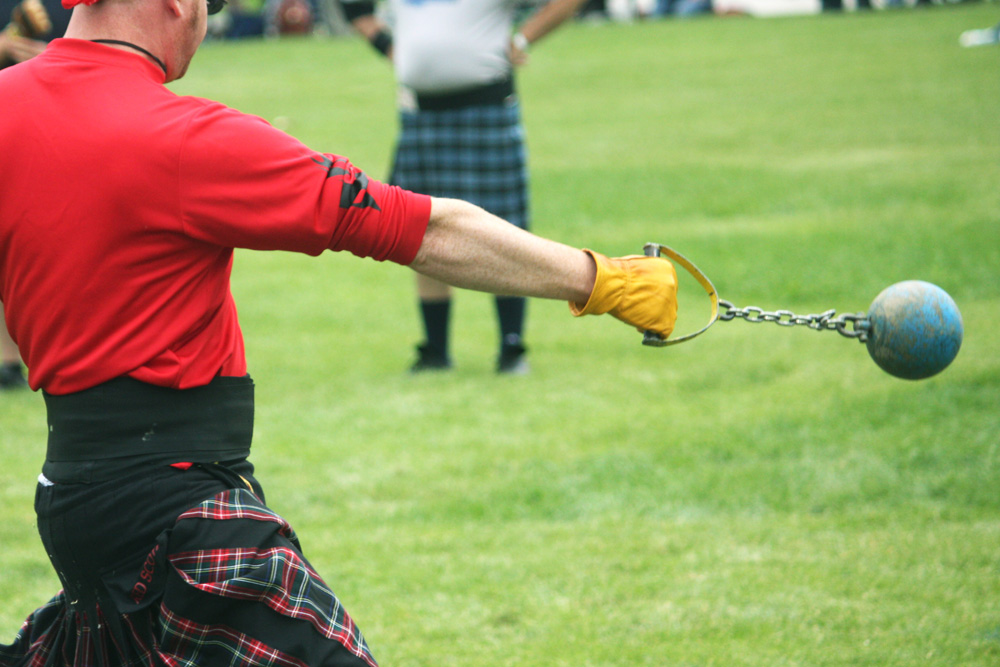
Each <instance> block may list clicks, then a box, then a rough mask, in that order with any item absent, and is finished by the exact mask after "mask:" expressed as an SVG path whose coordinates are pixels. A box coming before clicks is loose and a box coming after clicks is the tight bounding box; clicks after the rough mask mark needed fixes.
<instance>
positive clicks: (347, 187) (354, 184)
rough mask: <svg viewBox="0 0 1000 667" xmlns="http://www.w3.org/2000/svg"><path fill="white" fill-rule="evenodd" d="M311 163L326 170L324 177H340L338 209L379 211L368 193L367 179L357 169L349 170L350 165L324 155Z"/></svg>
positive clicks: (342, 160)
mask: <svg viewBox="0 0 1000 667" xmlns="http://www.w3.org/2000/svg"><path fill="white" fill-rule="evenodd" d="M313 162H315V163H316V164H318V165H319V166H320V167H322V168H324V169H326V177H327V178H333V177H335V176H342V177H343V178H342V179H341V181H342V182H343V186H342V187H341V190H340V208H373V209H375V210H376V211H381V210H382V209H380V208H379V207H378V204H377V203H376V202H375V198H374V197H372V196H371V194H370V193H369V192H368V177H367V176H365V173H364V172H363V171H361V170H359V169H354V168H351V164H350V163H349V162H348V161H347V160H345V159H343V158H340V159H338V160H333V159H331V158H329V157H327V156H326V155H321V156H319V157H314V158H313Z"/></svg>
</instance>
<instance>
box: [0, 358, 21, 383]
mask: <svg viewBox="0 0 1000 667" xmlns="http://www.w3.org/2000/svg"><path fill="white" fill-rule="evenodd" d="M27 386H28V381H27V380H26V379H25V378H24V371H22V370H21V364H20V362H17V361H12V362H9V363H6V364H3V365H2V366H0V389H23V388H24V387H27Z"/></svg>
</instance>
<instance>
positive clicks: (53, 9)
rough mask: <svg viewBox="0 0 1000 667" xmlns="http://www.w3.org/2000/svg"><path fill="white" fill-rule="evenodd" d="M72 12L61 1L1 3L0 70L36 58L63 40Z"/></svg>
mask: <svg viewBox="0 0 1000 667" xmlns="http://www.w3.org/2000/svg"><path fill="white" fill-rule="evenodd" d="M70 14H71V12H70V11H69V10H68V9H63V6H62V4H61V3H60V0H0V25H4V26H6V27H5V28H4V29H3V32H0V68H4V67H9V66H10V65H16V64H17V63H19V62H24V61H25V60H27V59H29V58H33V57H34V56H37V55H38V54H39V53H41V52H42V51H43V50H44V49H45V45H46V44H47V43H48V42H50V41H51V40H53V39H55V38H56V37H62V36H63V34H64V33H65V32H66V26H67V25H69V17H70Z"/></svg>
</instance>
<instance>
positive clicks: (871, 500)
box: [0, 4, 1000, 667]
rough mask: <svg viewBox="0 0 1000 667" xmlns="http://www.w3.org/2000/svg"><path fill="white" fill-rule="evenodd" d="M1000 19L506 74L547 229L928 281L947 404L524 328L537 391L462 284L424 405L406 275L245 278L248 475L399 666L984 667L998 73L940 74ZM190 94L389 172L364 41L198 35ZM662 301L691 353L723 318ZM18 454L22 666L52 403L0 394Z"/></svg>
mask: <svg viewBox="0 0 1000 667" xmlns="http://www.w3.org/2000/svg"><path fill="white" fill-rule="evenodd" d="M998 20H1000V11H998V7H997V6H996V5H995V4H969V5H964V4H963V5H957V6H949V7H934V8H927V9H920V10H903V11H892V12H876V13H870V14H867V15H837V16H832V15H826V16H811V17H796V18H780V19H777V18H776V19H767V20H755V19H749V18H735V17H733V18H711V19H706V20H693V21H686V22H660V23H638V24H633V25H619V24H608V25H590V24H576V25H572V26H570V27H568V28H566V29H565V30H564V31H562V32H560V33H558V34H556V35H554V36H552V38H551V39H550V40H549V41H548V42H547V43H544V44H543V45H539V47H538V48H537V49H535V50H534V51H533V53H532V62H531V64H530V65H529V66H528V67H527V68H526V69H525V70H524V71H523V72H522V75H521V80H520V87H521V91H522V93H523V101H524V110H525V120H526V125H527V133H528V142H529V150H530V153H531V165H532V174H533V197H534V229H535V231H537V232H538V233H540V234H542V235H544V236H549V237H553V238H556V239H559V240H561V241H564V242H566V243H569V244H572V245H577V246H587V247H593V248H595V249H598V250H601V251H602V252H605V253H608V254H630V253H637V252H641V248H642V244H643V243H645V242H647V241H657V242H660V243H665V244H668V245H671V246H672V247H674V248H676V249H677V250H679V251H680V252H682V253H684V254H686V255H687V256H688V257H689V258H691V259H692V260H693V261H694V262H695V263H696V264H698V265H699V266H700V267H701V268H702V269H703V270H705V271H706V272H707V273H708V274H709V276H711V277H712V279H713V280H714V282H715V285H716V287H717V288H718V290H719V292H720V294H721V296H722V297H723V298H725V299H728V300H730V301H732V302H734V303H736V304H737V305H739V306H746V305H755V306H760V307H762V308H764V309H767V310H776V309H788V310H792V311H795V312H796V313H817V312H822V311H824V310H826V309H829V308H836V309H837V310H838V312H863V311H866V310H867V308H868V306H869V304H870V303H871V301H872V299H873V298H874V297H875V295H876V294H878V292H879V291H881V290H882V289H883V288H884V287H886V286H888V285H890V284H892V283H895V282H898V281H901V280H906V279H913V278H918V279H922V280H927V281H930V282H933V283H936V284H938V285H940V286H942V287H943V288H944V289H946V290H947V291H948V292H949V293H950V294H951V295H952V296H953V297H954V298H955V300H956V302H957V303H958V304H959V307H960V308H961V310H962V314H963V318H964V323H965V340H964V343H963V346H962V350H961V353H960V354H959V356H958V358H957V359H956V361H955V362H954V363H953V364H952V366H950V367H949V368H948V369H947V370H946V371H945V372H944V373H942V374H941V375H938V376H936V377H934V378H931V379H929V380H925V381H920V382H909V381H903V380H898V379H895V378H892V377H890V376H889V375H886V374H885V373H883V372H882V371H880V370H879V369H878V367H877V366H876V365H875V364H874V363H873V362H872V361H871V360H870V358H869V357H868V354H867V352H866V351H865V349H864V346H862V345H860V344H859V343H857V342H856V341H852V340H847V339H845V338H843V337H840V336H838V335H837V334H836V333H834V332H816V331H812V330H809V329H806V328H803V327H799V328H795V329H785V328H781V327H777V326H775V325H773V324H756V325H755V324H748V323H746V322H742V321H734V322H720V323H719V324H717V325H716V326H715V327H714V328H713V329H712V330H711V331H709V332H708V333H706V334H705V335H704V336H702V337H701V338H699V339H697V340H696V341H693V342H691V343H687V344H685V345H681V346H679V347H676V348H668V349H664V350H656V349H651V348H646V347H643V346H641V345H640V339H641V337H640V336H639V334H637V333H636V332H635V331H633V330H630V329H629V328H628V327H625V326H623V325H621V324H620V323H618V322H616V321H615V320H612V319H610V318H593V317H591V318H583V319H579V320H576V319H573V318H571V317H570V316H569V313H568V309H567V307H566V305H565V304H562V303H556V302H541V301H537V302H532V304H531V307H530V314H529V340H528V343H529V345H530V348H531V360H532V365H533V372H532V374H531V375H529V376H527V377H518V378H507V377H503V378H498V377H496V376H495V375H494V373H493V363H494V356H495V353H496V351H495V338H496V336H495V333H494V329H495V324H494V316H493V313H492V303H491V299H490V298H489V297H488V296H485V295H481V294H475V293H471V292H464V293H461V294H459V295H458V297H457V300H456V303H455V307H454V311H453V312H454V322H453V336H454V350H453V354H454V357H455V360H456V363H457V365H458V367H457V369H456V370H455V371H454V372H453V373H451V374H445V375H435V376H432V377H424V376H418V377H412V376H409V375H408V374H407V373H405V372H404V371H405V369H406V368H407V366H408V364H409V363H410V362H411V360H412V358H413V346H414V345H415V344H416V343H417V342H419V339H420V332H419V324H418V320H417V314H416V304H415V298H414V296H413V288H412V278H411V275H410V273H409V271H408V270H407V269H404V268H400V267H397V266H389V265H386V266H383V265H377V264H376V263H374V262H370V261H364V260H359V259H357V258H354V257H352V256H347V255H342V256H341V255H338V256H333V255H330V256H327V257H324V258H318V259H315V258H309V257H298V256H291V255H286V254H277V253H272V254H265V253H256V254H255V253H250V252H242V251H241V252H240V253H238V254H237V260H236V271H235V275H234V284H233V289H234V291H235V293H236V298H237V303H238V305H239V306H240V314H241V318H242V323H243V329H244V333H245V336H246V340H247V347H248V355H249V362H250V365H251V369H252V373H253V375H254V377H255V380H256V382H257V385H258V389H257V397H258V410H257V415H258V416H257V425H256V430H255V438H254V445H255V454H254V459H255V461H256V463H257V468H258V473H259V477H260V479H261V480H262V482H263V483H264V485H265V488H266V489H267V490H268V500H269V503H270V504H271V505H272V506H273V507H274V508H275V509H276V510H277V511H279V512H281V513H282V514H283V515H285V516H286V517H287V518H288V519H289V520H290V521H291V522H292V524H293V525H295V526H296V529H297V530H298V532H299V534H300V536H301V537H302V541H303V546H304V548H305V549H306V553H307V555H308V556H309V557H310V560H311V561H312V562H313V564H314V565H315V566H316V567H317V569H318V570H319V571H320V572H321V573H323V575H324V576H325V577H326V578H327V580H328V581H329V582H330V583H331V585H332V586H333V588H334V590H336V591H337V593H338V594H339V595H340V597H341V598H342V600H343V601H344V602H345V604H346V605H347V607H348V609H349V610H350V611H351V613H352V615H353V616H354V617H355V619H356V620H357V622H358V623H359V625H360V626H361V627H362V629H363V630H364V631H365V634H366V636H367V638H368V640H369V643H370V644H371V646H372V648H373V650H374V652H375V654H376V657H377V658H378V659H379V660H380V662H381V663H382V664H383V665H385V666H390V665H392V666H397V667H417V666H421V667H422V666H436V667H442V666H451V665H462V666H477V665H482V666H484V667H485V666H487V665H490V666H493V665H537V666H546V667H549V666H556V665H565V666H572V667H580V666H584V665H587V666H590V665H594V666H596V665H657V666H675V665H676V666H695V665H697V666H708V665H716V666H728V665H747V666H760V667H780V666H786V665H789V666H790V665H801V666H807V667H811V666H827V665H829V666H833V665H844V666H848V665H849V666H858V665H872V666H879V667H883V666H896V665H941V666H947V667H955V666H959V665H962V666H984V667H985V666H995V665H998V664H1000V334H998V333H997V331H996V330H994V329H991V327H993V326H994V325H997V324H998V323H997V313H998V309H1000V280H998V278H997V271H998V269H1000V186H998V183H1000V123H998V113H1000V47H981V48H976V49H962V48H960V47H959V45H958V36H959V34H960V33H961V32H962V31H963V30H966V29H970V28H979V27H985V26H988V25H993V24H995V23H996V22H997V21H998ZM172 88H173V89H174V90H176V91H177V92H179V93H183V94H194V95H201V96H206V97H212V98H215V99H219V100H221V101H223V102H225V103H227V104H229V105H231V106H234V107H236V108H238V109H241V110H243V111H246V112H249V113H254V114H258V115H261V116H263V117H264V118H267V119H269V120H272V121H275V122H277V123H281V124H283V125H287V128H288V131H289V132H290V133H292V134H294V135H295V136H297V137H299V138H301V139H302V140H304V141H305V142H306V143H308V144H309V145H311V146H313V147H315V148H317V149H320V150H324V151H327V152H334V153H340V154H344V155H347V156H350V157H351V158H352V160H353V161H354V162H355V163H356V164H358V165H359V166H360V167H362V168H363V169H365V170H366V171H368V173H369V174H370V175H371V176H372V177H374V178H384V177H385V175H386V172H387V170H388V164H389V156H390V151H391V148H392V145H393V142H394V139H395V132H396V120H395V112H394V90H393V83H392V74H391V71H390V69H389V66H388V65H387V63H386V62H384V61H382V60H380V59H378V58H377V57H376V56H375V55H374V53H373V52H371V50H370V49H369V48H368V47H367V46H366V45H364V44H363V43H362V42H360V41H358V40H355V39H339V40H313V39H304V40H296V39H287V40H282V41H275V42H245V43H219V42H215V43H209V44H206V45H205V47H204V48H203V49H202V50H201V51H200V52H199V54H198V56H197V57H196V59H195V62H194V64H193V66H192V69H191V72H190V74H189V75H188V77H187V78H185V79H184V80H183V81H181V82H178V83H176V84H172ZM682 290H683V291H684V298H683V299H682V304H681V305H682V311H683V312H682V316H681V320H680V322H679V325H678V331H679V332H681V333H683V332H684V331H689V330H692V329H694V328H696V327H698V326H700V324H701V323H702V320H703V319H705V318H707V313H708V302H707V299H705V297H704V295H703V294H699V292H700V289H699V288H698V286H697V285H696V284H695V283H694V282H693V281H691V280H688V281H687V282H683V283H682ZM991 313H992V315H991ZM991 318H992V319H991ZM0 435H2V437H0V448H2V450H0V451H2V455H3V462H4V463H3V465H2V466H0V516H2V521H0V545H2V547H0V633H2V634H0V641H10V639H11V638H12V637H13V634H14V632H15V631H16V629H17V627H18V625H19V623H20V622H21V621H22V620H23V618H24V617H25V616H26V615H27V614H28V613H30V612H31V610H32V609H34V607H35V606H37V605H38V604H40V603H41V602H43V601H44V600H46V599H47V598H48V597H49V596H50V595H51V594H53V593H54V592H55V591H56V590H57V588H58V582H57V580H56V578H55V576H54V574H53V573H52V572H51V571H50V568H49V565H48V562H47V560H46V557H45V554H44V552H43V550H42V547H41V546H40V544H39V542H38V539H37V537H36V535H35V532H34V515H33V511H32V506H31V504H32V498H33V493H34V479H35V476H36V475H37V472H38V470H39V467H40V464H41V460H42V458H43V455H44V447H45V418H44V410H43V405H42V400H41V397H40V396H38V395H35V394H31V393H28V392H25V393H21V394H3V395H0Z"/></svg>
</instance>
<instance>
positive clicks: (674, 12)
mask: <svg viewBox="0 0 1000 667" xmlns="http://www.w3.org/2000/svg"><path fill="white" fill-rule="evenodd" d="M711 13H712V0H656V10H655V14H656V16H677V17H679V18H684V17H688V16H696V15H698V14H711Z"/></svg>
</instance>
